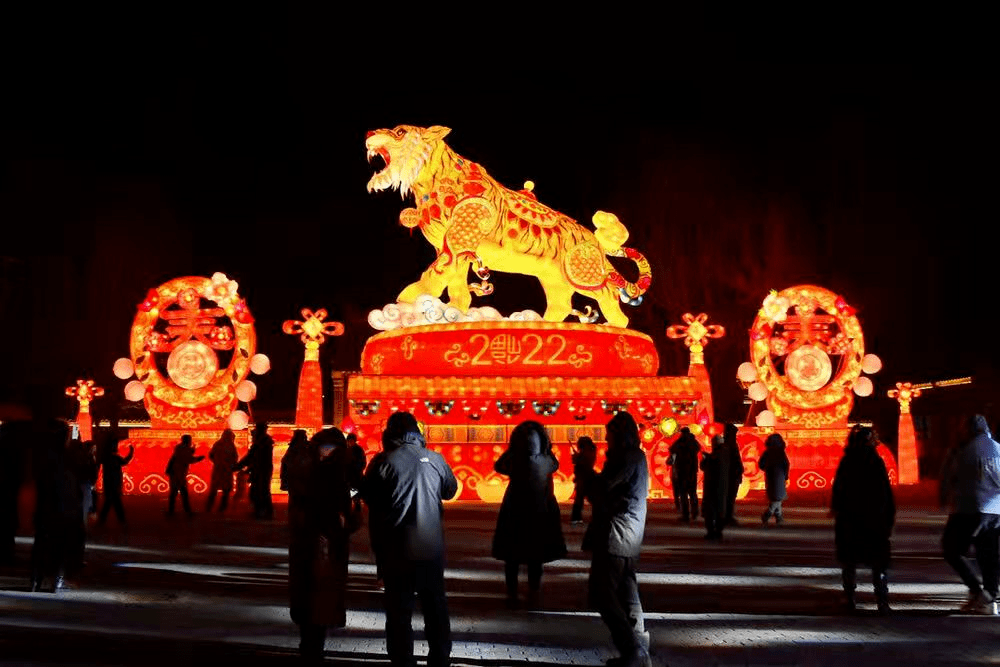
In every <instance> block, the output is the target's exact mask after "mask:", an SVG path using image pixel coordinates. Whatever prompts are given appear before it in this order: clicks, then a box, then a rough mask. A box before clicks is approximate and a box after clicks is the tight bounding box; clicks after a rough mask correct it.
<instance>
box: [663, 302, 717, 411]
mask: <svg viewBox="0 0 1000 667" xmlns="http://www.w3.org/2000/svg"><path fill="white" fill-rule="evenodd" d="M681 320H683V322H684V324H673V325H671V326H669V327H667V338H673V339H683V341H684V345H686V346H687V348H688V355H689V356H690V362H689V364H688V375H690V376H691V377H693V378H695V381H696V382H697V383H698V389H699V390H700V391H701V392H702V399H701V410H702V411H703V412H704V415H705V421H706V423H711V422H714V421H715V409H714V406H713V405H712V384H711V382H709V379H708V369H707V368H705V346H706V345H708V341H709V339H710V338H722V337H723V336H725V335H726V329H725V328H724V327H722V326H720V325H718V324H709V325H706V324H705V322H707V321H708V315H706V314H705V313H699V314H698V315H697V316H695V315H692V314H691V313H684V314H683V315H682V316H681Z"/></svg>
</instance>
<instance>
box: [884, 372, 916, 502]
mask: <svg viewBox="0 0 1000 667" xmlns="http://www.w3.org/2000/svg"><path fill="white" fill-rule="evenodd" d="M888 396H889V398H895V399H896V400H897V401H898V402H899V446H898V451H897V453H896V454H897V459H898V460H897V461H896V465H897V466H898V468H899V483H900V484H916V483H917V482H919V481H920V468H919V466H918V462H917V435H916V431H915V430H914V428H913V415H911V414H910V401H912V400H913V399H914V398H916V397H917V396H920V390H919V389H917V388H915V387H914V386H913V385H912V384H911V383H909V382H897V383H896V388H895V389H890V390H889V391H888Z"/></svg>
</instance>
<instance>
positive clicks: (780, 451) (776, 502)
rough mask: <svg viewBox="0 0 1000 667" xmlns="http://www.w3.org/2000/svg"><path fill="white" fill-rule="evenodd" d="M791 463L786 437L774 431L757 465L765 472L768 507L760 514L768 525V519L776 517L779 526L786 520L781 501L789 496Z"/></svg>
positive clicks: (765, 443)
mask: <svg viewBox="0 0 1000 667" xmlns="http://www.w3.org/2000/svg"><path fill="white" fill-rule="evenodd" d="M790 465H791V464H790V463H789V462H788V454H786V453H785V439H784V438H782V437H781V434H779V433H772V434H771V435H769V436H767V439H766V440H765V441H764V453H763V454H761V455H760V459H759V460H758V461H757V467H758V468H760V470H761V472H763V473H764V490H765V491H766V493H767V502H768V506H767V509H766V510H764V513H763V514H761V515H760V522H761V523H762V524H763V525H765V526H766V525H767V521H768V519H770V518H771V517H772V516H773V517H774V522H775V523H776V524H778V525H779V526H780V525H781V524H782V522H783V521H784V520H785V517H784V515H783V514H782V512H781V503H782V502H783V501H784V500H785V498H787V497H788V491H787V490H786V486H787V485H788V475H789V468H790Z"/></svg>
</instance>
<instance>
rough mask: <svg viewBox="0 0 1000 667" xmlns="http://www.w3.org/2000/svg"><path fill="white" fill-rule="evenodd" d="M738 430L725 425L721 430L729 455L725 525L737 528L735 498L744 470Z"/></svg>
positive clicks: (741, 482) (734, 426)
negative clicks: (737, 437)
mask: <svg viewBox="0 0 1000 667" xmlns="http://www.w3.org/2000/svg"><path fill="white" fill-rule="evenodd" d="M738 434H739V429H738V428H737V427H736V424H726V425H725V426H724V427H723V429H722V439H723V440H724V441H725V443H726V452H727V453H728V455H729V468H728V471H729V476H728V477H727V479H726V519H725V522H726V525H727V526H738V525H740V522H739V521H738V520H737V519H736V496H738V495H739V493H740V485H741V484H743V473H745V472H746V468H745V467H744V465H743V455H742V454H741V453H740V443H739V442H738V441H737V439H736V436H737V435H738Z"/></svg>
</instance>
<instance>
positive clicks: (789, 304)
mask: <svg viewBox="0 0 1000 667" xmlns="http://www.w3.org/2000/svg"><path fill="white" fill-rule="evenodd" d="M864 350H865V348H864V335H863V333H862V331H861V324H860V323H859V322H858V318H857V317H856V316H855V311H854V308H852V307H851V306H850V305H849V304H848V303H847V302H846V301H845V300H844V298H843V297H840V296H838V295H837V294H835V293H833V292H831V291H830V290H828V289H824V288H822V287H818V286H816V285H798V286H795V287H789V288H787V289H784V290H782V291H781V292H773V293H771V294H770V295H768V297H767V298H766V299H764V302H763V304H762V307H761V309H760V311H759V312H758V314H757V318H756V319H755V320H754V323H753V326H752V327H751V329H750V358H751V361H752V362H753V365H754V367H755V368H756V369H757V377H758V381H759V382H762V383H763V384H764V385H765V386H766V387H767V389H768V391H769V392H770V393H769V394H768V396H767V407H768V409H770V410H771V411H773V412H774V414H775V416H776V417H777V423H778V424H783V423H790V424H797V425H800V426H807V427H809V428H819V427H829V426H834V425H839V424H845V423H846V420H847V415H848V413H849V412H850V410H851V406H852V405H853V400H854V392H853V386H854V381H855V380H857V379H858V377H859V376H860V375H861V359H862V357H864V354H865V351H864Z"/></svg>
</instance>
